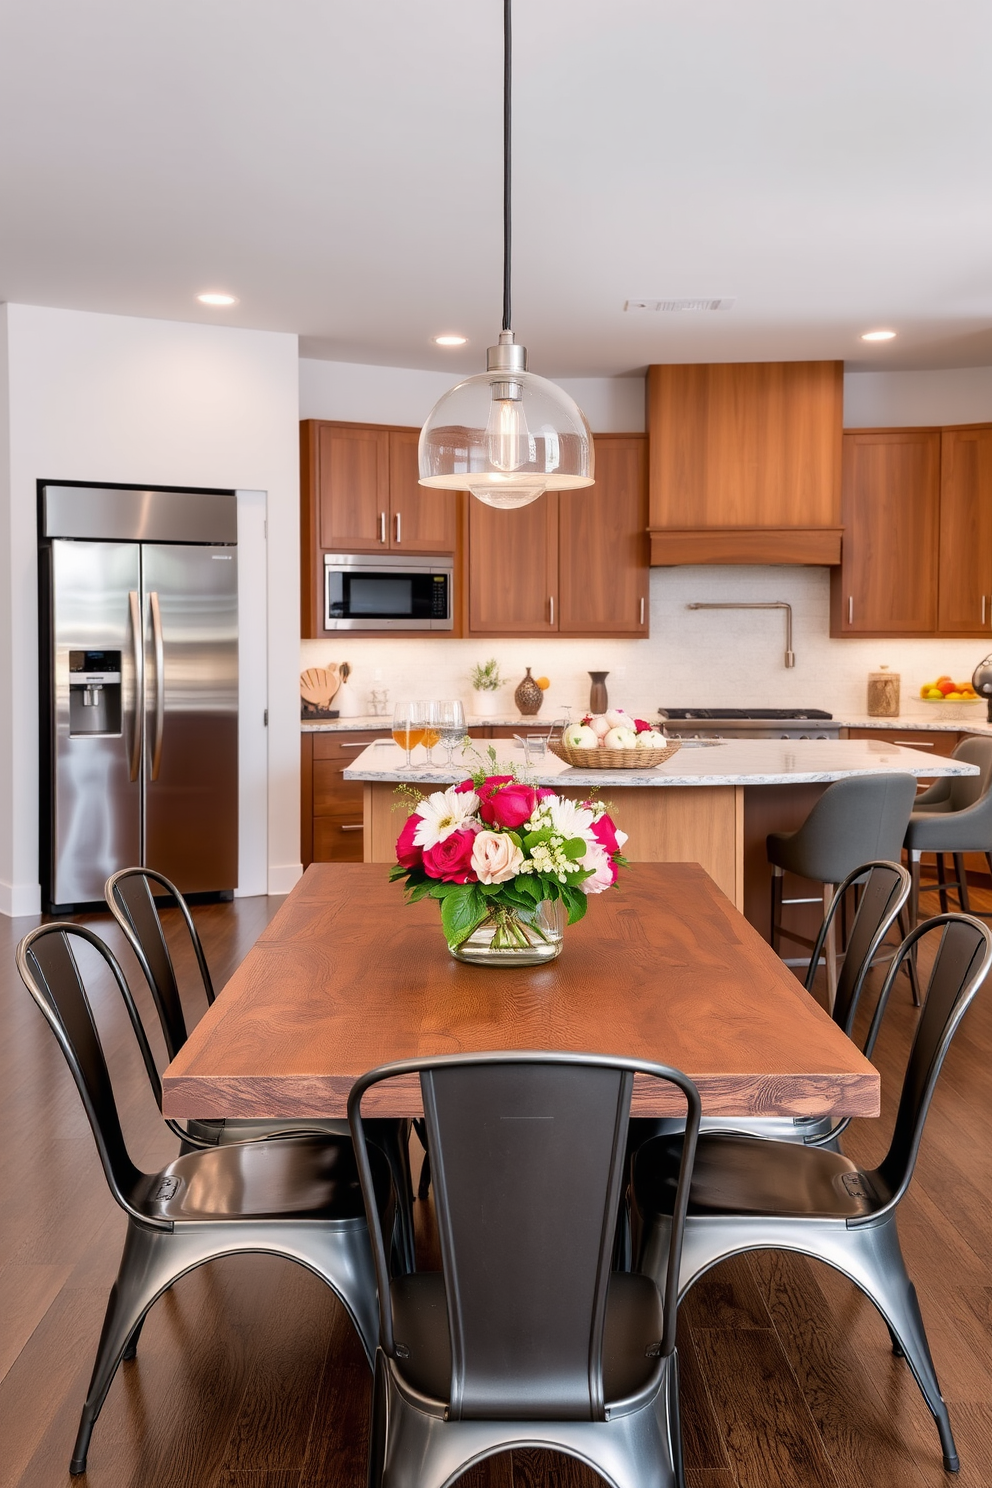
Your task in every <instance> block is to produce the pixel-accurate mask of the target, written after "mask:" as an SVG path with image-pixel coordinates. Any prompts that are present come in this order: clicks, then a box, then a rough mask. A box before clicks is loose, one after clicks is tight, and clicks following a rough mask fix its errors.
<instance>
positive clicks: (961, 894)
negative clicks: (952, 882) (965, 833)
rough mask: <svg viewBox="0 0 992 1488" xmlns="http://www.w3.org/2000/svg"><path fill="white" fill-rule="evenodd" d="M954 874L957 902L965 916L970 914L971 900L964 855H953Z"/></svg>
mask: <svg viewBox="0 0 992 1488" xmlns="http://www.w3.org/2000/svg"><path fill="white" fill-rule="evenodd" d="M954 872H955V873H956V874H957V876H958V902H959V904H960V905H961V908H962V909H963V911H964V913H965V914H971V900H970V896H969V894H968V870H967V868H966V867H965V866H964V853H955V854H954Z"/></svg>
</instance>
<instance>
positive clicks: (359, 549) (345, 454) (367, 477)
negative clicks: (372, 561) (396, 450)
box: [317, 424, 389, 553]
mask: <svg viewBox="0 0 992 1488" xmlns="http://www.w3.org/2000/svg"><path fill="white" fill-rule="evenodd" d="M317 441H318V442H317V546H318V547H319V548H321V549H323V550H324V551H325V552H326V551H331V552H336V553H373V552H381V551H383V550H384V549H386V548H388V547H389V434H388V432H387V431H386V430H384V429H363V428H361V427H360V426H357V425H356V426H350V425H347V424H319V425H318V427H317Z"/></svg>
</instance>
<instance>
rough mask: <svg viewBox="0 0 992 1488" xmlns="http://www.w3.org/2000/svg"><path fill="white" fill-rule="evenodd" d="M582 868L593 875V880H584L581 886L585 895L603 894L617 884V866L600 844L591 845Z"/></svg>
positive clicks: (583, 860)
mask: <svg viewBox="0 0 992 1488" xmlns="http://www.w3.org/2000/svg"><path fill="white" fill-rule="evenodd" d="M580 866H581V867H582V868H585V869H587V870H590V871H591V874H592V877H591V878H584V879H583V880H582V882H581V883H580V884H579V888H580V889H581V890H582V892H583V893H584V894H602V893H603V891H604V889H612V887H613V885H614V884H615V883H616V880H617V865H616V863H614V861H613V859H612V858H611V857H610V855H609V853H607V852H606V850H605V849H604V848H602V847H600V845H599V843H598V842H592V843H590V844H589V851H588V852H587V853H586V855H585V857H584V858H583V859H582V862H581V864H580Z"/></svg>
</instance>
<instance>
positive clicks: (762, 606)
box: [686, 599, 992, 710]
mask: <svg viewBox="0 0 992 1488" xmlns="http://www.w3.org/2000/svg"><path fill="white" fill-rule="evenodd" d="M686 609H687V610H784V611H785V664H786V666H787V667H794V666H795V664H796V653H795V652H794V651H793V649H792V606H791V604H786V602H785V600H784V599H772V600H769V601H767V602H766V603H758V604H730V603H727V604H690V605H686ZM989 706H990V710H992V703H990V705H989Z"/></svg>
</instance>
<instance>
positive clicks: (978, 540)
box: [937, 426, 992, 636]
mask: <svg viewBox="0 0 992 1488" xmlns="http://www.w3.org/2000/svg"><path fill="white" fill-rule="evenodd" d="M937 629H938V630H939V631H940V633H941V634H942V635H973V636H978V635H988V634H989V633H990V631H992V427H989V426H986V427H984V428H977V429H945V430H944V431H943V432H942V434H941V463H940V577H939V580H938V587H937Z"/></svg>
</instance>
